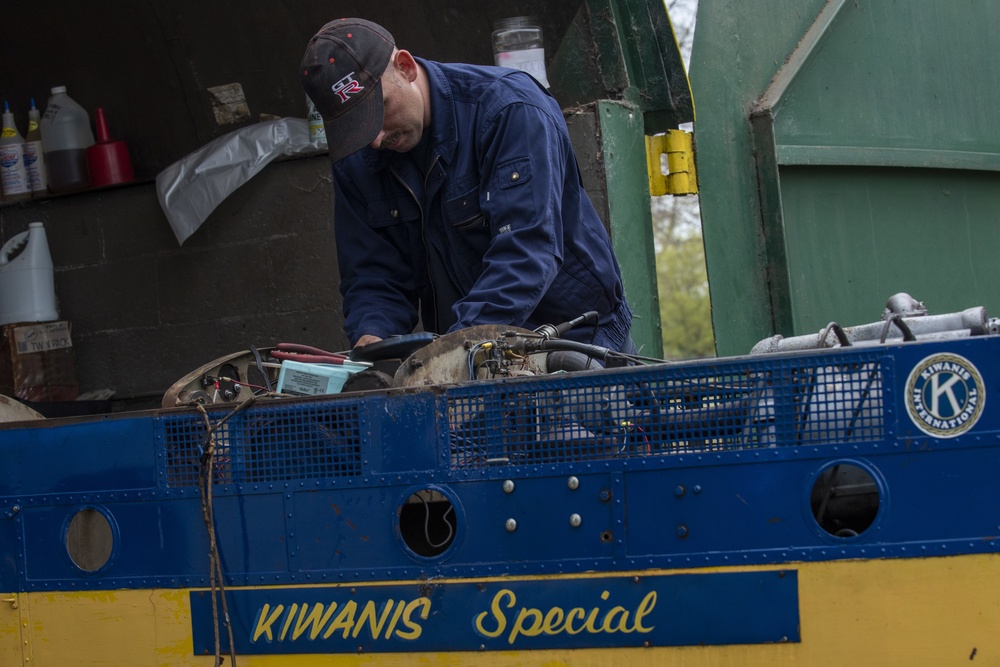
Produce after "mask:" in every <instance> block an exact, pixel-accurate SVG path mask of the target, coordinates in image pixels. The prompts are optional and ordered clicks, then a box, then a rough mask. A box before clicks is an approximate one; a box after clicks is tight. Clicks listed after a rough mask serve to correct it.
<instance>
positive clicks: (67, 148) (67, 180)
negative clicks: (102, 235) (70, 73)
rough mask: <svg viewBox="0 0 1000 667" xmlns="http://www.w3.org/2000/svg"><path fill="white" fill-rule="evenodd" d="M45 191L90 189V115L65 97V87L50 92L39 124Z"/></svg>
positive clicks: (92, 136) (57, 87)
mask: <svg viewBox="0 0 1000 667" xmlns="http://www.w3.org/2000/svg"><path fill="white" fill-rule="evenodd" d="M39 125H40V127H41V130H42V147H43V148H44V149H45V151H44V152H45V166H46V167H47V168H48V174H49V190H51V191H52V192H72V191H74V190H82V189H84V188H86V187H87V186H88V185H90V174H89V172H88V171H87V148H88V147H89V146H93V145H94V131H93V130H92V129H91V128H90V115H89V114H88V113H87V111H86V109H84V108H83V107H82V106H80V105H79V104H77V103H76V102H75V101H74V100H73V99H72V98H71V97H70V96H69V95H67V94H66V86H56V87H54V88H53V89H52V97H50V98H49V103H48V105H46V107H45V113H44V114H43V115H42V120H41V122H40V124H39Z"/></svg>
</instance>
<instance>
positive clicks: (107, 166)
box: [87, 107, 135, 188]
mask: <svg viewBox="0 0 1000 667" xmlns="http://www.w3.org/2000/svg"><path fill="white" fill-rule="evenodd" d="M94 119H95V122H96V125H97V143H96V144H94V145H93V146H91V147H89V148H88V149H87V164H88V166H89V167H90V185H91V187H95V188H98V187H102V186H105V185H115V184H117V183H129V182H130V181H133V180H135V173H134V172H133V171H132V160H131V159H130V158H129V154H128V144H126V143H125V142H124V141H111V135H110V133H109V132H108V121H107V119H106V118H105V117H104V109H103V107H98V108H97V109H95V110H94Z"/></svg>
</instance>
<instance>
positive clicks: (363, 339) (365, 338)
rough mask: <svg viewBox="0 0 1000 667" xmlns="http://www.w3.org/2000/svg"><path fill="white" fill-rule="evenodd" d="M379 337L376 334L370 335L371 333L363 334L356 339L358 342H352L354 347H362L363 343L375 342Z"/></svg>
mask: <svg viewBox="0 0 1000 667" xmlns="http://www.w3.org/2000/svg"><path fill="white" fill-rule="evenodd" d="M380 340H382V339H381V338H379V337H378V336H372V335H371V334H365V335H364V336H362V337H361V338H359V339H358V342H357V343H355V344H354V347H364V346H365V345H371V344H372V343H377V342H379V341H380Z"/></svg>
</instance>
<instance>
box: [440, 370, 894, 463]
mask: <svg viewBox="0 0 1000 667" xmlns="http://www.w3.org/2000/svg"><path fill="white" fill-rule="evenodd" d="M882 383H883V357H881V356H880V355H879V354H878V353H871V354H857V353H854V354H850V355H842V356H841V357H838V356H833V357H831V356H830V355H824V356H822V357H817V358H816V359H815V360H810V359H808V358H806V359H803V358H801V357H800V358H795V359H774V358H770V359H763V358H762V359H761V360H754V359H750V360H747V359H741V360H738V361H733V362H720V363H718V364H708V365H704V366H689V367H680V366H657V367H648V368H644V369H636V370H634V371H629V372H623V373H617V374H614V375H609V374H602V375H597V374H594V375H586V376H577V377H574V376H572V375H562V376H549V379H545V380H538V381H531V382H523V383H514V382H511V383H499V384H490V385H477V384H472V385H465V386H462V387H456V388H453V389H450V390H449V391H448V393H447V395H446V400H447V404H448V405H447V414H448V424H449V442H450V447H451V464H452V467H453V468H456V469H462V468H478V467H483V466H488V465H495V464H522V463H526V464H546V463H557V462H562V461H580V460H595V459H608V458H630V457H637V456H648V455H658V454H678V453H692V452H713V451H724V450H740V449H758V448H768V447H778V446H789V445H802V444H813V445H819V444H830V443H845V442H858V441H868V440H879V439H881V438H882V437H883V435H884V434H883V431H884V417H883V396H882Z"/></svg>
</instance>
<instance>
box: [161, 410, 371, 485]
mask: <svg viewBox="0 0 1000 667" xmlns="http://www.w3.org/2000/svg"><path fill="white" fill-rule="evenodd" d="M224 416H225V414H224V413H218V414H215V413H209V419H208V422H209V423H210V424H212V425H213V426H215V425H216V424H218V423H219V421H220V420H222V418H223V417H224ZM362 426H363V424H362V420H361V413H360V410H359V404H358V403H353V402H345V401H339V402H337V403H323V404H317V405H294V406H288V405H285V404H275V405H273V406H264V407H254V408H252V409H250V410H247V411H246V412H243V413H237V414H236V415H234V416H233V417H231V418H230V419H228V420H226V421H225V422H224V423H222V424H220V425H218V426H215V428H214V430H213V432H212V438H213V444H214V449H215V451H214V456H213V460H212V479H213V481H214V483H216V484H256V483H266V482H277V481H288V480H300V479H322V478H331V477H348V476H354V475H360V474H361V444H362V437H361V433H362V432H363V431H362ZM208 428H209V427H208V425H207V424H206V421H205V419H204V417H202V416H201V415H184V416H180V417H174V418H167V419H164V425H163V429H164V443H165V445H166V469H167V475H166V478H167V485H168V486H170V487H188V486H198V476H199V469H200V457H201V453H202V451H203V450H204V447H205V444H206V441H205V437H206V434H207V433H208Z"/></svg>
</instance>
